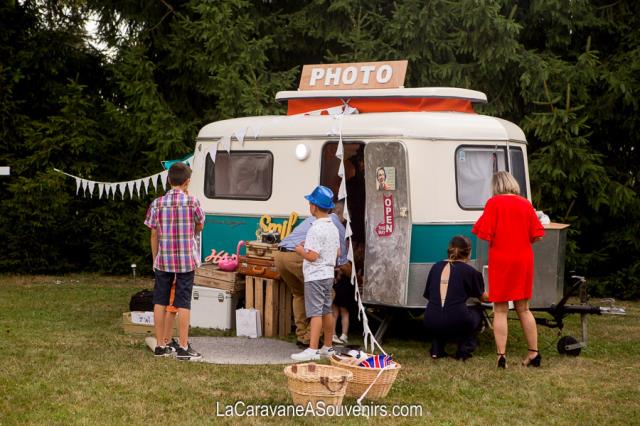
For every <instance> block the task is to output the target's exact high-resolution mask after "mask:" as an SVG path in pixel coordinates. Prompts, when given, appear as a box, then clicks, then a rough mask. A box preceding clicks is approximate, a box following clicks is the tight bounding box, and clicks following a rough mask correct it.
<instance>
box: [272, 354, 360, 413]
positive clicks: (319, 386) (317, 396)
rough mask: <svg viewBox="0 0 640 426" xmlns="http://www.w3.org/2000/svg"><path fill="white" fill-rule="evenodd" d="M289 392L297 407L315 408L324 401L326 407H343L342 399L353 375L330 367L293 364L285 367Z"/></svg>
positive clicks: (312, 364)
mask: <svg viewBox="0 0 640 426" xmlns="http://www.w3.org/2000/svg"><path fill="white" fill-rule="evenodd" d="M284 374H285V375H286V376H287V379H288V385H289V391H290V392H291V397H292V398H293V403H294V404H296V405H307V404H308V403H309V402H311V403H312V404H313V405H314V406H315V405H317V404H318V402H320V401H322V402H323V403H324V405H325V406H328V405H335V406H338V405H342V398H343V397H344V394H345V392H346V390H347V384H348V382H349V381H350V380H351V379H352V378H353V374H352V373H351V372H350V371H347V370H345V369H342V368H338V367H332V366H330V365H319V364H314V363H309V364H293V365H289V366H287V367H285V369H284Z"/></svg>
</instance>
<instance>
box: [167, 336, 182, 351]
mask: <svg viewBox="0 0 640 426" xmlns="http://www.w3.org/2000/svg"><path fill="white" fill-rule="evenodd" d="M167 347H168V348H169V349H170V350H171V355H175V354H176V353H177V352H178V348H179V347H180V344H179V343H178V342H176V339H174V338H173V337H172V338H171V341H170V342H169V343H167Z"/></svg>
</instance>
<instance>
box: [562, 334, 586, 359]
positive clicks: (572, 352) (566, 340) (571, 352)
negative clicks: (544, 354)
mask: <svg viewBox="0 0 640 426" xmlns="http://www.w3.org/2000/svg"><path fill="white" fill-rule="evenodd" d="M576 343H578V339H576V338H575V337H573V336H562V337H561V338H560V340H558V353H560V354H562V355H568V356H578V355H580V352H581V351H582V348H579V347H578V348H575V349H567V346H568V345H575V344H576Z"/></svg>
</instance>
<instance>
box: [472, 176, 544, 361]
mask: <svg viewBox="0 0 640 426" xmlns="http://www.w3.org/2000/svg"><path fill="white" fill-rule="evenodd" d="M491 184H492V190H493V197H491V198H490V199H489V200H488V201H487V204H486V205H485V207H484V212H483V213H482V216H481V217H480V219H478V221H477V222H476V224H475V226H474V227H473V230H472V232H473V233H474V234H476V235H477V236H478V238H481V239H483V240H487V241H489V301H491V302H493V334H494V337H495V339H496V349H497V354H498V367H499V368H505V367H506V362H507V361H506V358H505V349H506V346H507V334H508V330H507V315H508V313H509V301H513V303H514V305H515V309H516V313H517V314H518V318H519V319H520V325H521V326H522V330H523V331H524V336H525V339H526V341H527V345H528V348H529V354H528V355H527V357H526V358H525V359H524V361H523V362H522V363H523V365H526V366H534V367H539V366H540V361H541V359H542V357H541V356H540V354H539V353H538V330H537V328H536V320H535V318H534V317H533V314H532V313H531V311H529V299H531V292H532V288H533V250H532V248H531V244H532V243H534V242H536V241H538V240H539V239H541V238H542V237H543V236H544V228H543V227H542V224H540V221H539V220H538V217H537V216H536V213H535V210H534V209H533V206H532V205H531V203H530V202H529V201H528V200H527V199H526V198H523V197H521V196H520V195H519V194H520V186H519V185H518V182H517V181H516V180H515V178H514V177H513V176H512V175H511V174H510V173H508V172H504V171H501V172H497V173H496V174H494V175H493V179H492V182H491Z"/></svg>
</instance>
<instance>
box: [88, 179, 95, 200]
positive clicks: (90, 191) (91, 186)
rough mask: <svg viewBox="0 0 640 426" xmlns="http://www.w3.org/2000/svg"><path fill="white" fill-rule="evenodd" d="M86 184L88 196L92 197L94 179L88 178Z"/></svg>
mask: <svg viewBox="0 0 640 426" xmlns="http://www.w3.org/2000/svg"><path fill="white" fill-rule="evenodd" d="M87 185H88V187H89V196H90V197H92V198H93V188H95V186H96V183H95V182H94V181H92V180H90V181H89V183H88V184H87Z"/></svg>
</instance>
